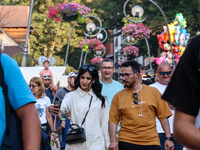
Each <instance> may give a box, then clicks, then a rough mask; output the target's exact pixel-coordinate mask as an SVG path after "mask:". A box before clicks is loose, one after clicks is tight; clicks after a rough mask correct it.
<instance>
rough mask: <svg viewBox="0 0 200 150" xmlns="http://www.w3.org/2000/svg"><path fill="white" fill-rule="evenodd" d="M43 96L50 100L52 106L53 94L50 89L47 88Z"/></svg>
mask: <svg viewBox="0 0 200 150" xmlns="http://www.w3.org/2000/svg"><path fill="white" fill-rule="evenodd" d="M45 94H46V96H47V97H48V98H49V99H50V101H51V104H52V103H53V94H52V91H51V88H48V89H47V90H46V89H45Z"/></svg>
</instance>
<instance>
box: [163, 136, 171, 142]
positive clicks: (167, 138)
mask: <svg viewBox="0 0 200 150" xmlns="http://www.w3.org/2000/svg"><path fill="white" fill-rule="evenodd" d="M165 139H166V140H170V141H173V137H172V136H171V137H166V138H165Z"/></svg>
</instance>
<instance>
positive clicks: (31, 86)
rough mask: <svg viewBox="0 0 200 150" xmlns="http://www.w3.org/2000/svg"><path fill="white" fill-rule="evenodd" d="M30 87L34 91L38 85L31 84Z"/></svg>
mask: <svg viewBox="0 0 200 150" xmlns="http://www.w3.org/2000/svg"><path fill="white" fill-rule="evenodd" d="M28 86H29V87H30V88H33V89H34V88H35V87H37V85H34V84H29V85H28Z"/></svg>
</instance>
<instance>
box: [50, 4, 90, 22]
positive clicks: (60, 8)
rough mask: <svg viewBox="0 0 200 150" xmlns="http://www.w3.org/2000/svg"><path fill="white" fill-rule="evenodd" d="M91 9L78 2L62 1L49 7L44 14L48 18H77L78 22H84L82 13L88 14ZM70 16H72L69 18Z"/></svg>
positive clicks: (60, 19)
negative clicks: (47, 11)
mask: <svg viewBox="0 0 200 150" xmlns="http://www.w3.org/2000/svg"><path fill="white" fill-rule="evenodd" d="M90 12H91V9H90V8H88V7H86V6H84V5H81V4H79V3H71V2H70V3H63V4H60V3H58V4H56V5H54V6H50V7H49V13H47V14H46V15H47V16H48V18H51V19H54V20H55V21H62V19H63V20H65V21H74V20H77V21H78V22H79V23H83V22H84V18H82V17H83V15H86V14H89V13H90ZM71 17H72V18H71Z"/></svg>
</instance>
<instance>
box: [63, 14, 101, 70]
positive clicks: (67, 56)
mask: <svg viewBox="0 0 200 150" xmlns="http://www.w3.org/2000/svg"><path fill="white" fill-rule="evenodd" d="M86 17H93V18H96V19H97V20H98V21H99V24H100V30H99V32H98V33H96V34H94V35H88V34H86V33H84V34H85V35H86V36H90V37H95V36H96V35H97V34H99V33H100V32H101V28H102V22H101V20H100V19H99V18H98V17H96V16H94V15H87V16H83V17H82V18H86ZM77 23H78V21H77V22H76V23H75V24H74V25H73V27H72V29H71V31H70V35H69V40H68V43H67V50H66V56H65V64H64V65H65V66H67V57H68V52H69V45H70V38H71V36H72V31H73V29H74V27H75V25H76V24H77Z"/></svg>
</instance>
